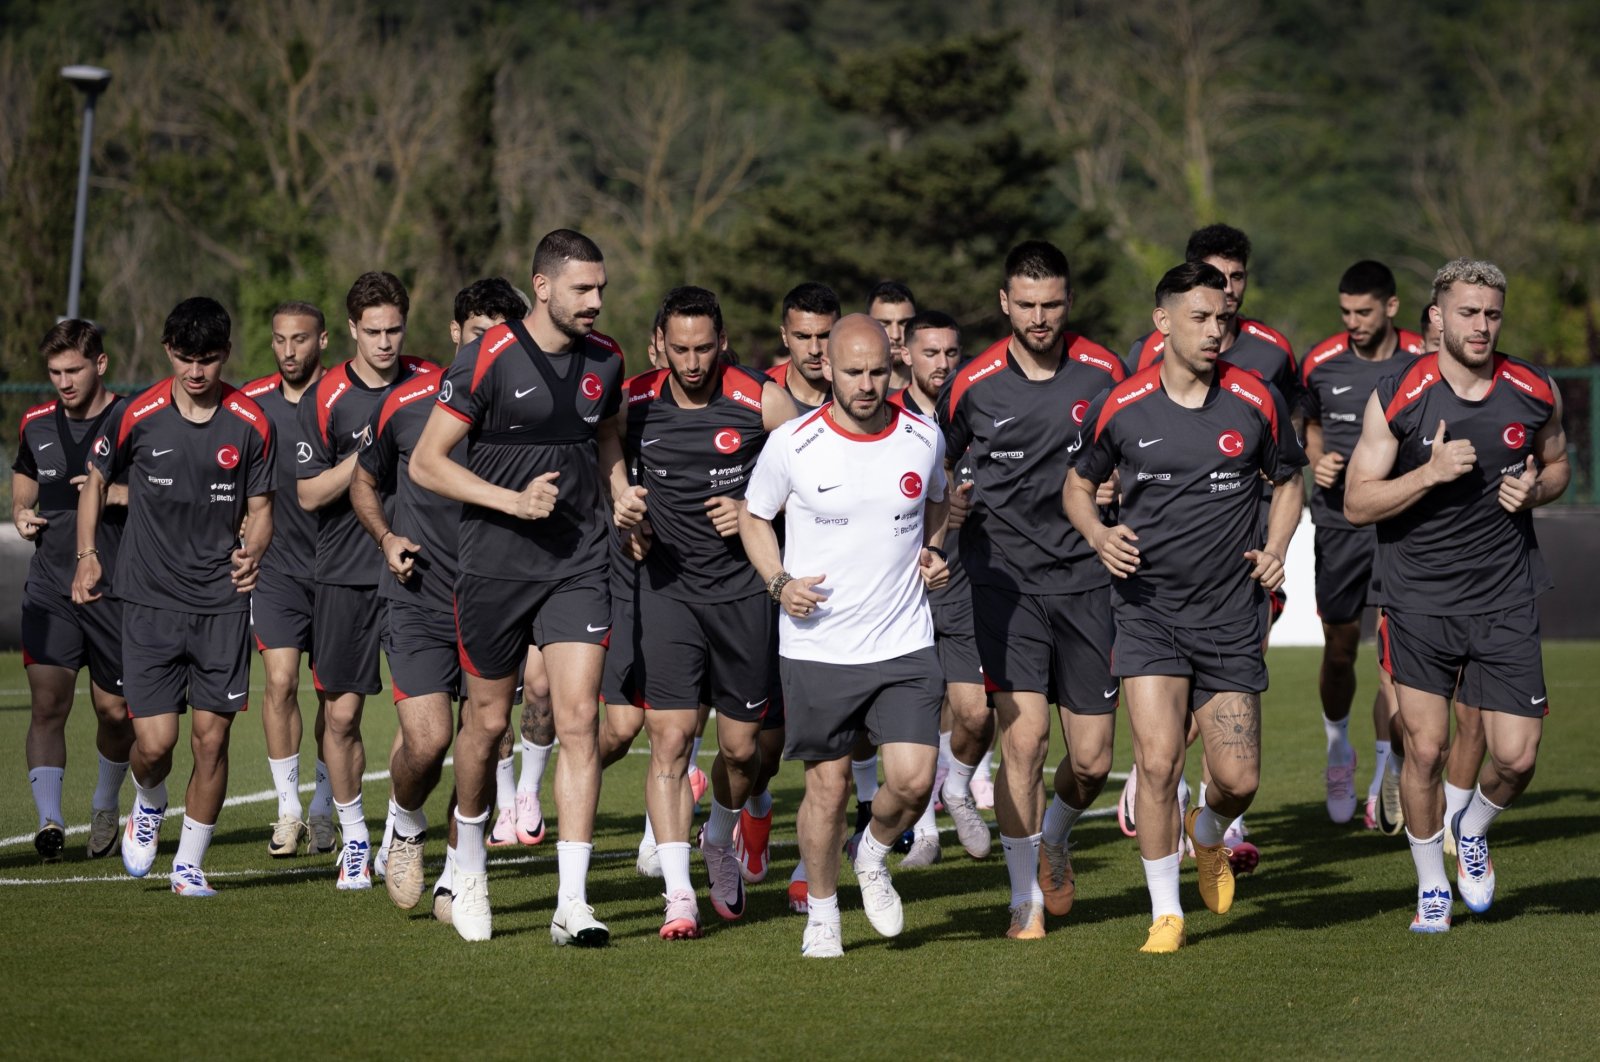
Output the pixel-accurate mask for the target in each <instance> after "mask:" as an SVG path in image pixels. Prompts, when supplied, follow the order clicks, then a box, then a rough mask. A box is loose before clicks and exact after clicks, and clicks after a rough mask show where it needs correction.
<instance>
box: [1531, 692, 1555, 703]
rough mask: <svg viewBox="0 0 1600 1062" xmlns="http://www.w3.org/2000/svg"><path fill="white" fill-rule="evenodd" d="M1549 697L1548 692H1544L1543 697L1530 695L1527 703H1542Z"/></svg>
mask: <svg viewBox="0 0 1600 1062" xmlns="http://www.w3.org/2000/svg"><path fill="white" fill-rule="evenodd" d="M1549 699H1550V695H1549V694H1546V695H1545V696H1543V697H1530V698H1528V703H1529V704H1543V703H1544V702H1545V701H1548V700H1549Z"/></svg>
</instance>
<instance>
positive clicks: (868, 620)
mask: <svg viewBox="0 0 1600 1062" xmlns="http://www.w3.org/2000/svg"><path fill="white" fill-rule="evenodd" d="M830 408H831V403H830V404H829V405H824V406H823V407H822V408H821V409H818V410H816V411H815V412H813V413H811V414H809V415H807V416H803V417H797V418H795V419H794V420H791V421H789V422H788V423H787V424H785V425H783V427H781V428H779V429H778V430H777V431H774V432H773V433H772V434H771V435H770V436H769V437H768V438H767V444H766V446H765V447H764V448H763V449H762V451H761V460H760V461H758V462H757V463H756V470H755V472H754V473H753V474H752V475H751V476H750V482H749V485H748V486H747V487H746V489H745V503H746V505H747V506H748V507H749V510H750V513H751V515H753V516H758V517H760V518H761V519H763V520H771V519H772V518H773V517H774V516H776V515H777V514H778V512H779V510H782V511H783V513H784V520H785V526H786V533H787V541H786V542H785V543H784V550H783V567H784V570H785V571H787V572H789V573H790V574H791V575H793V576H794V577H795V578H796V579H799V578H801V577H802V576H816V575H822V576H825V577H826V578H825V579H824V580H823V581H822V583H820V584H819V585H818V587H817V589H818V590H819V591H826V592H827V593H828V599H827V601H826V602H824V603H823V604H822V605H819V606H818V607H817V610H816V611H815V612H813V613H812V614H811V615H810V616H808V617H807V618H805V619H803V620H797V619H794V618H793V617H791V616H790V615H789V614H788V613H786V612H780V613H779V616H778V652H779V654H780V655H782V656H784V657H787V658H789V659H791V660H820V661H823V662H826V663H833V664H870V663H873V662H875V661H879V660H891V659H893V658H894V657H897V656H904V655H905V654H906V653H911V652H915V651H916V650H918V649H923V648H926V647H928V646H930V645H932V644H933V616H932V614H931V613H930V612H929V610H928V595H927V591H926V589H925V588H924V587H923V585H922V575H921V573H920V571H919V570H918V558H919V556H920V554H921V551H922V539H923V522H924V513H925V510H926V508H927V504H928V502H929V501H936V502H937V501H943V500H944V496H945V477H944V435H943V434H942V433H941V432H940V431H939V429H938V428H937V427H935V426H934V425H933V424H932V423H931V422H929V421H927V420H924V419H923V418H921V417H919V416H917V415H916V414H914V413H908V412H906V411H905V410H904V409H901V408H900V407H898V406H894V405H891V406H889V409H890V410H891V411H892V416H891V417H890V420H889V425H888V427H886V428H884V429H883V430H882V431H880V432H878V433H877V434H875V435H849V434H846V433H845V432H844V431H843V430H842V429H841V428H840V427H839V426H838V425H836V424H835V423H834V422H833V418H832V417H831V416H830V415H829V412H828V411H829V409H830Z"/></svg>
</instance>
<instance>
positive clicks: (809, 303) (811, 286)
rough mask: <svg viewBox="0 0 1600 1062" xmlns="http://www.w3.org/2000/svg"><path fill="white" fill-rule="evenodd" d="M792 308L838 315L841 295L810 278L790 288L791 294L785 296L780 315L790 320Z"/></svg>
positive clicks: (798, 310)
mask: <svg viewBox="0 0 1600 1062" xmlns="http://www.w3.org/2000/svg"><path fill="white" fill-rule="evenodd" d="M790 310H795V311H797V312H799V313H816V314H822V315H823V316H829V315H831V316H833V317H838V316H839V313H840V310H839V296H837V295H835V294H834V293H833V289H832V288H830V287H828V285H826V284H818V283H817V282H816V281H814V280H808V281H806V282H805V283H803V284H796V285H795V286H794V287H792V288H790V289H789V294H787V295H785V296H784V297H783V308H782V309H780V310H779V311H778V317H779V318H780V319H782V320H788V318H789V311H790Z"/></svg>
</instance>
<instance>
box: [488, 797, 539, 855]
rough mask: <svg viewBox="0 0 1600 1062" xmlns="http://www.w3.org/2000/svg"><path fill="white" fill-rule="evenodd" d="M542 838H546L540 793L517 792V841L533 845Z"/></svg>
mask: <svg viewBox="0 0 1600 1062" xmlns="http://www.w3.org/2000/svg"><path fill="white" fill-rule="evenodd" d="M496 825H498V823H497V824H496ZM542 840H544V813H543V812H542V811H541V810H540V808H539V794H538V793H520V792H519V793H518V794H517V843H518V844H525V845H528V846H530V847H531V846H532V845H536V844H538V843H539V842H540V841H542Z"/></svg>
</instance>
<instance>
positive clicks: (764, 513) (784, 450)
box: [744, 432, 943, 520]
mask: <svg viewBox="0 0 1600 1062" xmlns="http://www.w3.org/2000/svg"><path fill="white" fill-rule="evenodd" d="M941 471H943V470H942V469H941ZM791 486H792V483H791V479H790V476H789V433H788V432H775V433H773V434H771V435H768V436H767V443H766V445H765V446H763V447H762V448H761V459H760V460H759V461H757V462H756V470H755V471H754V472H752V473H750V482H749V483H748V484H746V485H745V491H744V503H745V508H746V509H748V510H750V515H751V516H754V517H757V518H759V519H762V520H771V519H772V518H773V517H774V516H777V515H778V513H779V512H780V511H781V510H782V509H783V505H784V502H786V501H788V500H789V491H790V488H791Z"/></svg>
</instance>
